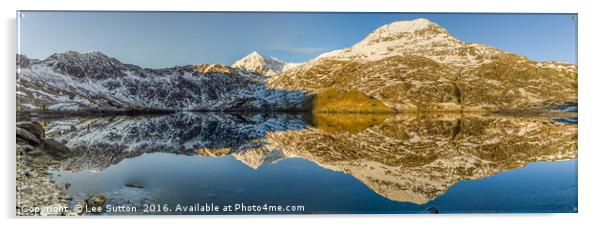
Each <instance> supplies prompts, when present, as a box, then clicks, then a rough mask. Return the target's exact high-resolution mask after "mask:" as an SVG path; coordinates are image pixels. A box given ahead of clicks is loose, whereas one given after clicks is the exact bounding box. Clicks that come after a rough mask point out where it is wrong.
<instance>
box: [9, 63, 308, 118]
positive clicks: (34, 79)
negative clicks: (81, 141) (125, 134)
mask: <svg viewBox="0 0 602 227" xmlns="http://www.w3.org/2000/svg"><path fill="white" fill-rule="evenodd" d="M17 57H18V62H17V67H18V71H17V110H18V111H38V112H39V111H41V112H46V111H127V110H228V109H295V108H299V107H300V106H301V105H302V102H303V101H304V99H305V97H304V94H303V92H295V91H284V90H277V89H268V88H266V87H265V85H264V83H263V81H264V80H265V77H264V76H262V75H256V74H251V73H247V72H245V71H241V70H238V69H234V68H231V67H229V66H225V65H219V64H211V65H209V64H201V65H196V66H192V65H188V66H177V67H173V68H166V69H145V68H141V67H138V66H135V65H130V64H123V63H121V62H119V61H118V60H117V59H114V58H111V57H108V56H106V55H104V54H102V53H100V52H89V53H83V54H81V53H78V52H75V51H67V52H65V53H60V54H53V55H52V56H50V57H48V58H46V59H44V60H41V61H39V60H29V59H27V57H25V56H22V55H19V56H17Z"/></svg>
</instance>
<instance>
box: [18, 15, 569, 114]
mask: <svg viewBox="0 0 602 227" xmlns="http://www.w3.org/2000/svg"><path fill="white" fill-rule="evenodd" d="M17 68H18V70H17V110H18V111H125V110H249V109H252V110H312V111H314V112H389V111H393V112H394V111H429V110H436V111H440V110H444V111H503V110H541V109H545V110H548V109H549V108H550V107H554V106H563V105H566V104H576V103H577V65H575V64H568V63H559V62H536V61H531V60H529V59H527V58H526V57H523V56H520V55H516V54H512V53H508V52H505V51H502V50H499V49H496V48H494V47H490V46H487V45H483V44H477V43H468V42H464V41H461V40H458V39H456V38H455V37H453V36H452V35H450V34H449V32H448V31H447V30H446V29H445V28H443V27H441V26H439V25H437V24H435V23H433V22H431V21H429V20H427V19H416V20H412V21H397V22H393V23H391V24H387V25H384V26H382V27H380V28H378V29H376V30H375V31H374V32H372V33H370V34H368V35H367V36H366V37H365V38H364V39H363V40H361V41H360V42H358V43H357V44H355V45H353V46H352V47H350V48H345V49H341V50H335V51H331V52H328V53H324V54H322V55H320V56H318V57H316V58H315V59H312V60H310V61H308V62H305V63H301V64H292V63H286V62H283V61H281V60H279V59H276V58H272V57H264V56H261V55H260V54H258V53H257V52H253V53H251V54H249V55H248V56H246V57H244V58H243V59H241V60H239V61H237V62H235V63H234V64H233V65H232V67H230V66H226V65H220V64H201V65H187V66H176V67H172V68H166V69H146V68H141V67H139V66H135V65H131V64H124V63H121V62H120V61H119V60H117V59H115V58H111V57H108V56H106V55H104V54H102V53H100V52H89V53H83V54H81V53H77V52H73V51H67V52H65V53H59V54H54V55H52V56H50V57H48V58H46V59H44V60H32V59H28V58H27V57H26V56H22V55H18V56H17Z"/></svg>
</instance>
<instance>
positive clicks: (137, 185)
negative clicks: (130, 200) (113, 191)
mask: <svg viewBox="0 0 602 227" xmlns="http://www.w3.org/2000/svg"><path fill="white" fill-rule="evenodd" d="M125 186H126V187H128V188H144V186H143V185H141V184H136V183H127V184H125Z"/></svg>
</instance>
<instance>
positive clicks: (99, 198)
mask: <svg viewBox="0 0 602 227" xmlns="http://www.w3.org/2000/svg"><path fill="white" fill-rule="evenodd" d="M106 201H107V197H106V196H104V195H95V196H92V197H90V198H88V199H87V200H86V204H88V206H90V207H99V206H102V205H103V204H105V202H106Z"/></svg>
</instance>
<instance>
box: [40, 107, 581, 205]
mask: <svg viewBox="0 0 602 227" xmlns="http://www.w3.org/2000/svg"><path fill="white" fill-rule="evenodd" d="M570 122H571V121H568V123H567V121H558V120H556V119H554V118H550V117H511V116H499V115H486V116H484V115H466V114H464V115H462V114H428V115H416V114H405V115H379V114H375V115H353V114H316V115H313V116H305V115H291V114H249V115H231V114H216V113H177V114H172V115H162V116H139V117H130V116H120V117H112V118H73V119H61V120H53V121H48V122H47V123H46V124H47V126H46V128H48V135H49V136H50V137H55V138H57V139H58V140H59V141H64V143H65V144H66V145H67V146H68V147H70V148H72V149H74V150H76V151H78V153H79V155H76V156H73V157H70V158H68V159H66V160H64V161H62V162H61V163H60V167H59V170H60V171H59V173H60V174H61V177H58V178H57V181H58V182H59V183H61V182H66V181H69V182H70V183H71V184H72V185H73V186H72V188H71V189H69V191H70V192H71V193H74V194H78V193H79V194H86V193H88V194H90V193H107V192H110V193H116V194H115V195H113V196H111V195H109V198H111V197H113V198H115V200H113V202H114V203H129V202H132V201H134V200H135V201H138V203H139V202H140V201H160V202H174V203H175V202H186V201H191V200H195V199H196V200H202V201H216V202H223V203H227V202H236V201H249V202H262V201H263V202H283V201H284V202H291V203H293V202H297V203H305V204H312V205H313V208H314V209H312V210H313V212H344V213H355V212H362V210H364V209H368V210H367V211H365V212H370V211H372V212H377V211H379V212H392V211H391V210H390V209H401V210H404V208H401V207H398V206H405V207H406V208H407V209H409V210H412V209H417V208H416V207H415V206H418V205H424V204H429V203H432V202H433V201H434V200H435V199H436V198H438V197H440V196H442V195H443V194H445V193H446V191H448V190H449V189H450V188H451V187H452V186H453V185H454V184H456V183H458V182H462V181H466V180H474V179H481V178H485V177H488V176H492V175H495V174H497V173H500V172H505V171H508V170H512V169H516V168H519V167H524V166H526V165H527V164H529V163H533V162H542V161H545V162H551V161H562V160H571V159H575V158H576V156H577V125H576V124H570ZM146 153H159V154H157V155H143V154H146ZM164 153H171V154H179V155H184V156H175V155H167V154H164ZM191 156H194V157H191ZM202 157H205V158H202ZM128 158H133V159H128ZM191 158H193V159H191ZM118 163H119V164H118ZM240 163H243V164H244V165H245V166H248V167H250V168H247V167H244V168H242V167H241V166H243V165H241V164H240ZM116 164H117V165H116ZM269 164H273V165H269ZM188 165H190V166H189V167H186V166H188ZM199 165H200V166H202V167H199ZM145 166H154V167H155V168H154V169H155V170H153V168H150V167H145ZM195 166H196V167H195ZM168 167H169V168H168ZM170 168H171V170H172V171H170V170H169V169H170ZM174 168H176V169H178V171H177V172H178V173H175V172H173V169H174ZM200 171H202V173H199V172H200ZM95 172H98V173H96V174H95ZM195 172H196V173H195ZM193 173H194V174H193ZM573 174H576V173H573ZM174 175H178V176H174ZM149 178H155V179H152V180H151V179H149ZM143 179H146V180H143ZM132 181H133V182H134V183H135V184H145V186H144V189H137V188H128V187H124V186H123V185H124V184H127V183H128V182H132ZM99 182H101V183H99ZM358 182H361V183H359V185H358ZM564 183H566V184H569V185H573V183H574V182H564ZM566 184H563V185H565V186H566ZM315 186H321V187H315ZM362 187H364V188H366V187H367V189H369V190H365V189H362ZM563 187H564V186H563ZM149 190H150V191H149ZM571 190H572V189H571ZM571 190H569V192H570V191H571ZM137 191H140V193H137ZM266 191H269V193H266ZM262 192H263V194H262ZM346 193H347V194H346ZM573 193H575V194H574V195H568V196H569V197H571V198H573V197H575V196H576V189H574V190H573ZM309 195H312V196H309ZM376 195H379V196H377V197H375V196H376ZM76 196H77V195H76ZM80 196H83V195H80ZM345 196H351V197H349V198H346V197H345ZM354 196H355V197H354ZM381 196H382V198H386V199H385V200H384V201H381V200H380V199H382V198H380V197H381ZM134 198H138V199H134ZM337 199H339V200H340V201H339V200H337ZM549 199H550V200H552V199H554V198H552V197H551V198H549ZM556 199H558V198H556ZM124 200H127V201H125V202H124ZM324 200H329V201H331V202H329V204H325V203H324V202H323V201H324ZM312 201H313V203H312ZM320 201H321V202H320ZM354 201H355V202H354ZM572 201H573V200H569V202H571V203H572ZM399 202H406V203H399ZM575 202H576V201H575ZM132 203H134V202H132ZM525 203H527V204H528V203H529V202H528V201H526V202H525ZM352 204H363V206H361V207H360V206H356V205H352ZM370 205H372V206H370ZM565 205H566V204H564V205H563V206H565ZM392 206H393V207H395V208H393V207H392ZM362 207H363V208H362ZM369 207H372V208H369ZM408 207H410V208H408ZM569 207H570V206H569ZM517 209H519V208H517ZM563 209H564V208H563ZM567 209H570V208H567ZM474 211H478V210H474ZM516 211H520V210H516ZM463 212H470V210H464V211H463ZM510 212H512V210H510Z"/></svg>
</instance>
